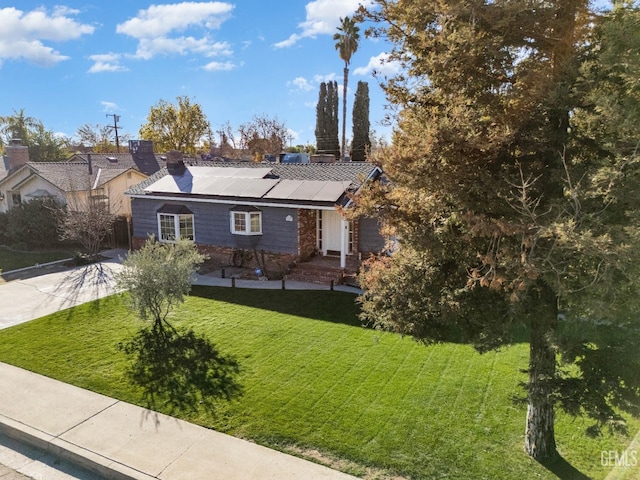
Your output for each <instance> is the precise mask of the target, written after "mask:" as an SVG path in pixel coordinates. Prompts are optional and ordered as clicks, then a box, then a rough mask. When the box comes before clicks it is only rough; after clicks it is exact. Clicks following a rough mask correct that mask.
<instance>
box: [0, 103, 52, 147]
mask: <svg viewBox="0 0 640 480" xmlns="http://www.w3.org/2000/svg"><path fill="white" fill-rule="evenodd" d="M41 125H42V123H41V122H40V120H38V119H37V118H34V117H27V116H26V115H25V113H24V108H21V109H20V111H15V110H14V111H13V115H7V116H5V117H0V144H4V145H8V144H9V143H11V141H12V140H14V139H16V140H17V139H20V140H21V141H22V145H28V143H27V142H28V140H29V130H30V129H33V128H38V127H39V126H41Z"/></svg>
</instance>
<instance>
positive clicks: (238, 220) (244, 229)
mask: <svg viewBox="0 0 640 480" xmlns="http://www.w3.org/2000/svg"><path fill="white" fill-rule="evenodd" d="M230 214H231V215H230V217H231V233H233V234H234V235H262V212H260V211H248V212H244V211H238V210H232V211H231V212H230Z"/></svg>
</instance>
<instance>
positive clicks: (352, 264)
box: [286, 255, 361, 286]
mask: <svg viewBox="0 0 640 480" xmlns="http://www.w3.org/2000/svg"><path fill="white" fill-rule="evenodd" d="M341 262H342V259H341V257H340V256H333V255H326V256H316V257H313V258H311V259H310V260H307V261H301V262H297V263H296V264H295V265H294V266H293V267H292V268H291V269H290V270H289V273H288V274H287V275H286V278H287V280H297V281H300V282H309V283H319V284H327V285H330V284H331V282H333V283H334V284H335V285H343V284H344V285H351V286H357V275H358V272H359V271H360V264H361V262H360V260H359V259H358V256H357V255H346V257H345V258H344V265H345V266H344V267H342V266H341Z"/></svg>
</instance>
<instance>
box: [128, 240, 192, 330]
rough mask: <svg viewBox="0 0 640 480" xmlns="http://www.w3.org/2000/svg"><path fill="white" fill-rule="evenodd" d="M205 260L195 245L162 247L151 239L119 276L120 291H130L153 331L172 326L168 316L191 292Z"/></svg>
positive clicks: (186, 242)
mask: <svg viewBox="0 0 640 480" xmlns="http://www.w3.org/2000/svg"><path fill="white" fill-rule="evenodd" d="M203 261H204V257H203V256H202V255H201V254H200V253H198V250H197V247H196V246H195V244H194V243H193V242H192V241H189V240H178V241H177V242H176V243H170V244H166V243H160V242H158V241H157V240H156V239H155V238H153V237H151V238H149V239H148V240H147V242H146V243H145V244H144V246H143V247H142V248H141V249H140V250H136V251H133V252H130V253H129V254H128V255H127V258H126V259H125V260H124V262H123V267H124V268H123V269H122V271H121V272H120V273H119V274H118V278H117V284H118V288H122V289H124V290H128V291H129V295H130V298H131V306H132V308H133V309H134V310H135V311H136V312H137V314H138V316H139V317H140V318H142V319H144V320H150V321H151V322H152V323H153V328H154V329H157V330H162V329H163V328H164V327H163V325H165V324H166V325H169V324H168V322H167V315H169V313H170V312H171V310H172V309H173V308H174V307H175V306H176V305H178V304H180V303H182V302H183V301H184V297H185V295H187V294H188V293H189V291H190V290H191V275H193V274H194V273H195V271H196V268H197V266H198V265H199V264H201V263H202V262H203Z"/></svg>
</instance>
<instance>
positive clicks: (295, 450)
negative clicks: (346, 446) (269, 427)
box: [283, 445, 408, 480]
mask: <svg viewBox="0 0 640 480" xmlns="http://www.w3.org/2000/svg"><path fill="white" fill-rule="evenodd" d="M283 450H284V451H285V452H286V453H289V454H291V455H295V456H296V457H300V458H304V459H305V460H310V461H312V462H315V463H319V464H321V465H324V466H326V467H329V468H332V469H334V470H339V471H341V472H345V473H348V474H349V475H354V476H356V477H359V478H362V479H364V480H408V479H407V477H402V476H399V475H395V474H392V473H389V472H387V471H385V470H382V469H379V468H372V467H367V466H364V465H361V464H359V463H357V462H353V461H351V460H346V459H344V458H339V457H335V456H333V455H330V454H325V453H322V452H320V451H319V450H316V449H312V448H300V447H298V446H296V445H288V446H285V447H283Z"/></svg>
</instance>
